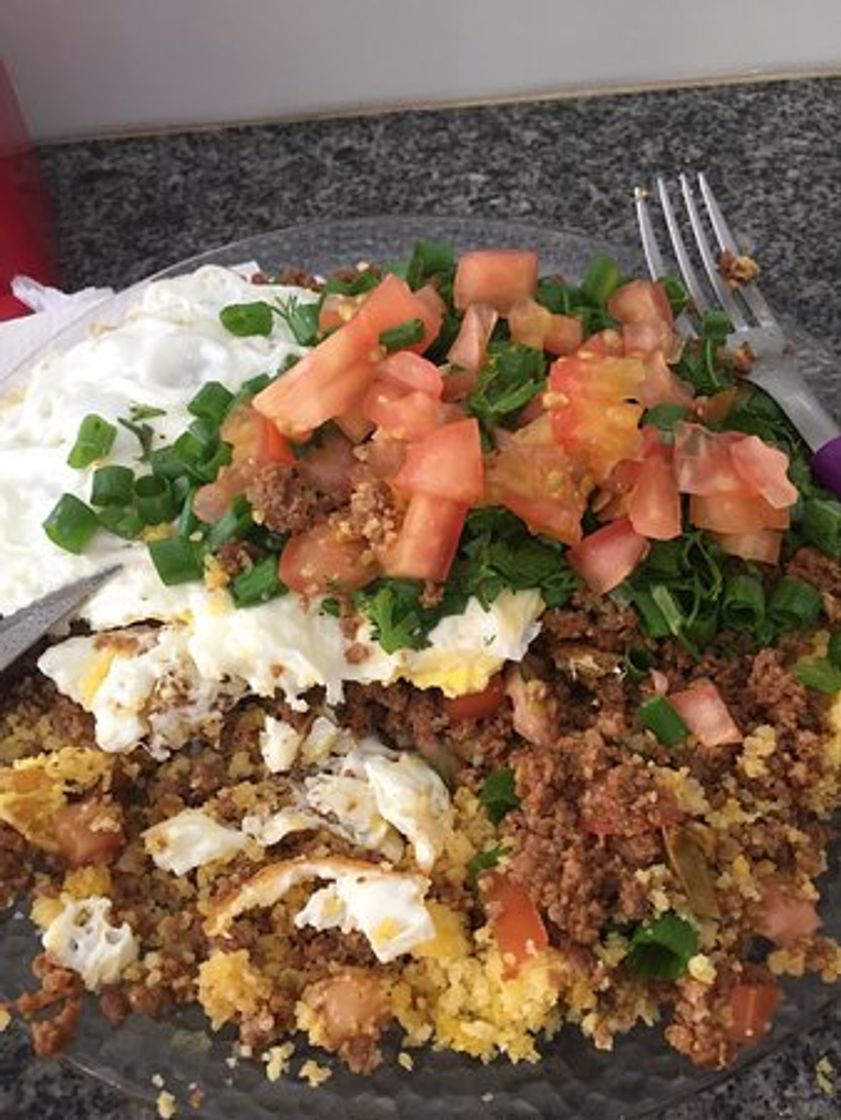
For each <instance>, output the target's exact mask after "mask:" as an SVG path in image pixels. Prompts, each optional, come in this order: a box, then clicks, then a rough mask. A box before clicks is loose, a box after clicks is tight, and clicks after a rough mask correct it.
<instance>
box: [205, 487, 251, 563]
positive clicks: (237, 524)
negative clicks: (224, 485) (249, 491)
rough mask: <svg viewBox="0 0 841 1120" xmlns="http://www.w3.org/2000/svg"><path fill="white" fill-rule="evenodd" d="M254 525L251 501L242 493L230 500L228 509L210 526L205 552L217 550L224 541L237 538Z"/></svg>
mask: <svg viewBox="0 0 841 1120" xmlns="http://www.w3.org/2000/svg"><path fill="white" fill-rule="evenodd" d="M253 525H254V519H253V518H252V516H251V503H250V502H249V501H248V499H247V498H245V497H243V495H242V494H238V495H237V497H235V498H234V500H233V501H232V502H231V505H230V509H229V510H228V512H227V513H225V514H224V515H223V516H222V517H220V518H219V520H218V521H217V522H216V524H215V525H214V526H213V527H212V528H211V530H210V532H209V533H208V534H207V537H206V538H205V542H204V547H205V551H206V552H217V551H218V550H219V549H220V548H221V547H222V545H223V544H225V542H226V541H231V540H239V539H240V538H241V537H244V536H245V534H246V533H247V532H248V531H249V529H251V527H252V526H253Z"/></svg>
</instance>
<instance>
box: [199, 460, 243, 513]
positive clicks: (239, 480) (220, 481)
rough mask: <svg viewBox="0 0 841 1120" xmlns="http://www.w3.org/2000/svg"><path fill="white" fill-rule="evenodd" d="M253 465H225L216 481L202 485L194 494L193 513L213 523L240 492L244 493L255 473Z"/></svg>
mask: <svg viewBox="0 0 841 1120" xmlns="http://www.w3.org/2000/svg"><path fill="white" fill-rule="evenodd" d="M253 473H254V471H253V467H251V466H243V467H234V466H228V467H223V468H222V470H221V471H220V472H219V474H218V475H217V476H216V479H215V481H213V482H208V483H207V484H206V485H205V486H200V487H199V488H198V490H197V491H196V492H195V494H194V495H193V513H195V515H196V517H198V518H200V520H202V521H206V522H207V523H208V525H213V524H215V522H217V521H218V520H219V518H220V517H223V516H224V515H225V513H227V511H228V507H229V506H230V504H231V502H232V501H233V500H234V498H235V497H236V496H237V495H238V494H244V493H245V489H246V487H247V486H248V483H249V480H250V479H251V477H252V475H253Z"/></svg>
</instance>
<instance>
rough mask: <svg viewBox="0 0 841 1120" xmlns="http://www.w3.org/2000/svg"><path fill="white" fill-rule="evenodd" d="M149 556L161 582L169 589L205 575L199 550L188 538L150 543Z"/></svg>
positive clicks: (171, 538)
mask: <svg viewBox="0 0 841 1120" xmlns="http://www.w3.org/2000/svg"><path fill="white" fill-rule="evenodd" d="M149 555H150V556H151V558H152V563H153V564H154V565H155V569H156V571H157V573H158V575H159V577H160V579H161V582H162V583H165V584H166V585H167V586H168V587H170V586H173V585H174V584H177V583H188V582H189V581H190V580H197V579H201V578H202V575H203V573H204V568H203V566H202V562H201V559H200V557H199V554H198V550H197V549H196V547H195V546H194V545H193V544H192V543H191V542H190V541H188V540H187V539H186V537H166V538H165V539H164V540H160V541H150V542H149Z"/></svg>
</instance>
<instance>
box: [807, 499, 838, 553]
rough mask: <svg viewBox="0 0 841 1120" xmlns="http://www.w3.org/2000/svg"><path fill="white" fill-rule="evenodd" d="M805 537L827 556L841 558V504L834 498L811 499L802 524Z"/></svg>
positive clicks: (808, 501)
mask: <svg viewBox="0 0 841 1120" xmlns="http://www.w3.org/2000/svg"><path fill="white" fill-rule="evenodd" d="M800 529H801V532H802V533H803V536H804V537H805V538H806V540H807V541H808V542H809V544H813V545H814V546H815V548H819V549H820V550H821V552H823V553H825V554H826V555H827V556H834V557H838V556H841V503H839V502H836V501H834V500H833V499H832V498H810V499H808V500H807V501H806V503H805V504H804V507H803V519H802V521H801V522H800Z"/></svg>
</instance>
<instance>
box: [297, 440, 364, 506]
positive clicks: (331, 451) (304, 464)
mask: <svg viewBox="0 0 841 1120" xmlns="http://www.w3.org/2000/svg"><path fill="white" fill-rule="evenodd" d="M297 463H298V470H299V471H300V474H301V477H302V478H304V479H306V480H307V482H311V483H312V484H313V485H314V486H317V487H318V489H319V490H321V492H322V493H324V494H330V495H335V496H336V497H338V498H341V499H343V500H345V499H347V498H349V497H350V494H351V491H352V489H353V484H352V481H351V471H352V470H353V468H354V467H355V466H356V459H355V458H354V454H353V444H352V443H351V442H350V440H348V439H346V438H345V437H344V436H343V435H339V433H338V432H330V431H328V432H327V433H326V434H325V436H324V438H323V439H322V441H321V444H320V445H319V446H318V447H313V446H312V445H310V447H309V448H308V449H307V453H306V454H305V455H302V456H301V458H300V459H298V460H297Z"/></svg>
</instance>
